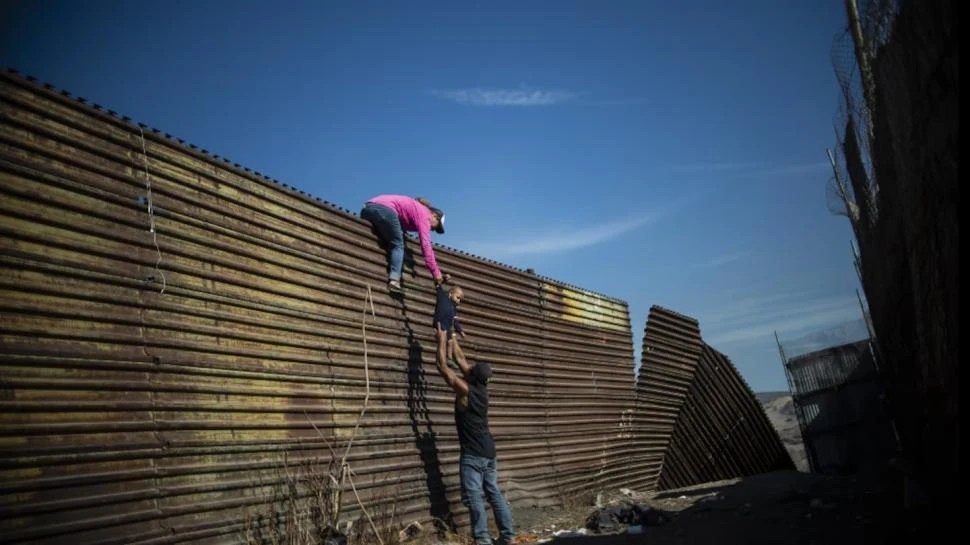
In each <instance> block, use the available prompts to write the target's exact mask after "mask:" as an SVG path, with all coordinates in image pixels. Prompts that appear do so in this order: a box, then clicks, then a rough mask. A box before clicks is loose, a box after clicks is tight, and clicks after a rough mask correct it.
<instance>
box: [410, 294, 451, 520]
mask: <svg viewBox="0 0 970 545" xmlns="http://www.w3.org/2000/svg"><path fill="white" fill-rule="evenodd" d="M401 310H402V312H403V314H404V326H405V328H406V329H407V335H408V368H407V372H408V418H409V419H410V421H411V432H412V433H413V434H414V446H415V447H416V448H417V449H418V453H419V454H420V455H421V462H422V464H423V466H424V473H425V480H426V484H427V488H428V494H429V498H430V502H431V512H430V514H431V517H432V518H433V519H434V520H435V523H436V524H438V525H439V526H440V527H439V528H438V529H439V530H448V531H455V530H456V529H457V524H456V522H455V519H454V514H453V513H452V512H451V508H450V506H449V504H448V497H447V495H446V494H445V484H444V476H443V475H442V473H441V462H440V460H439V458H438V443H437V438H436V436H435V432H434V427H433V426H432V425H431V415H430V412H429V410H428V397H427V393H428V381H427V376H426V373H425V371H424V364H423V363H422V356H423V354H424V348H423V347H422V346H421V343H419V342H418V341H417V339H415V338H414V330H413V329H412V326H411V322H410V319H409V318H408V313H407V304H406V303H405V302H404V301H402V302H401Z"/></svg>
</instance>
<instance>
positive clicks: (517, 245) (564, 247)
mask: <svg viewBox="0 0 970 545" xmlns="http://www.w3.org/2000/svg"><path fill="white" fill-rule="evenodd" d="M658 218H659V216H658V215H656V214H654V215H645V216H640V217H637V218H628V219H624V220H619V221H611V222H607V223H602V224H599V225H590V226H586V227H582V228H578V229H573V230H569V231H559V232H555V233H545V234H541V235H534V236H530V237H528V238H520V239H518V240H509V241H504V242H501V243H494V242H484V243H478V244H471V245H470V246H471V247H472V248H473V249H474V250H473V251H474V252H476V253H479V254H482V255H488V256H490V257H492V256H494V257H506V256H515V255H529V254H549V253H558V252H567V251H570V250H576V249H579V248H584V247H586V246H592V245H594V244H600V243H603V242H606V241H608V240H610V239H613V238H616V237H618V236H620V235H623V234H624V233H627V232H629V231H633V230H634V229H637V228H638V227H641V226H643V225H646V224H648V223H651V222H654V221H656V220H657V219H658Z"/></svg>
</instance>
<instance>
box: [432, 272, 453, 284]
mask: <svg viewBox="0 0 970 545" xmlns="http://www.w3.org/2000/svg"><path fill="white" fill-rule="evenodd" d="M450 281H451V275H450V274H443V275H441V276H439V277H438V278H435V279H434V283H435V285H436V286H440V285H442V284H444V283H445V282H450Z"/></svg>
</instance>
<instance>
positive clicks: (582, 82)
mask: <svg viewBox="0 0 970 545" xmlns="http://www.w3.org/2000/svg"><path fill="white" fill-rule="evenodd" d="M842 6H843V3H842V2H839V1H835V0H831V1H829V2H819V1H817V0H804V1H789V2H779V1H754V2H740V1H739V2H717V1H697V2H680V3H677V2H647V1H638V2H510V3H499V2H448V3H446V2H440V3H431V2H366V1H361V2H336V1H327V2H273V3H270V2H263V3H257V2H250V1H234V2H229V1H207V2H203V1H195V2H187V1H171V2H149V1H144V2H142V1H139V2H120V1H113V0H112V1H109V0H101V1H98V2H83V3H82V2H76V3H75V2H67V1H64V2H49V1H42V0H38V1H31V2H26V1H13V2H10V1H8V2H5V3H3V4H2V5H0V25H2V26H0V63H2V64H3V65H5V66H8V67H12V68H16V69H18V70H20V71H21V72H25V73H29V74H31V75H34V76H36V77H38V78H39V79H41V80H42V81H48V82H50V83H53V84H54V85H56V86H57V87H59V88H62V89H66V90H68V91H70V92H72V93H73V94H75V95H80V96H83V97H85V98H88V99H89V100H91V101H93V102H97V103H99V104H103V105H104V106H106V107H108V108H111V109H114V110H116V111H118V112H121V113H123V114H124V115H128V116H130V117H131V118H133V119H135V120H137V121H141V122H144V123H146V124H148V125H150V126H153V127H157V128H159V129H161V130H163V131H165V132H168V133H171V134H174V135H178V136H179V137H181V138H183V139H185V140H187V141H189V142H192V143H194V144H196V145H198V146H201V147H204V148H206V149H209V150H211V151H212V152H213V153H217V154H219V155H221V156H225V157H229V158H231V159H232V160H233V161H236V162H238V163H241V164H243V165H245V166H248V167H250V168H252V169H255V170H258V171H260V172H262V173H264V174H267V175H269V176H272V177H273V178H276V179H278V180H280V181H282V182H284V183H287V184H289V185H293V186H296V187H298V188H300V189H302V190H304V191H307V192H308V193H311V194H313V195H316V196H319V197H321V198H323V199H326V200H329V201H331V202H334V203H336V204H339V205H341V206H344V207H347V208H350V209H352V210H357V209H359V207H360V206H361V205H362V203H363V202H364V201H365V200H366V199H367V198H369V197H371V196H373V195H376V194H379V193H387V192H393V193H403V194H410V195H421V196H425V197H427V198H429V199H430V200H431V201H432V202H433V203H434V204H435V205H436V206H438V207H440V208H442V209H444V210H445V212H446V214H447V218H448V222H447V226H448V232H447V234H446V235H444V236H441V237H438V238H437V240H438V241H439V242H441V243H443V244H447V245H449V246H453V247H457V248H459V249H462V250H466V251H470V252H474V253H477V254H480V255H484V256H487V257H490V258H493V259H497V260H501V261H503V262H506V263H509V264H511V265H515V266H518V267H531V268H534V269H535V270H536V271H537V272H538V273H539V274H542V275H545V276H550V277H553V278H556V279H559V280H562V281H565V282H568V283H571V284H576V285H579V286H581V287H584V288H588V289H591V290H595V291H599V292H603V293H606V294H609V295H612V296H615V297H618V298H621V299H623V300H625V301H627V302H629V304H630V312H631V318H632V320H633V332H634V338H635V340H634V343H635V345H636V349H637V355H638V357H639V353H640V344H641V342H642V331H643V326H644V322H645V319H646V315H647V312H648V310H649V308H650V305H653V304H659V305H662V306H665V307H668V308H671V309H673V310H676V311H678V312H682V313H684V314H688V315H690V316H693V317H695V318H697V319H698V320H699V321H700V324H701V331H702V334H703V335H704V338H705V340H706V341H707V342H708V343H709V344H711V345H712V346H714V347H715V348H717V349H719V350H721V351H722V352H724V353H726V354H727V355H728V356H729V357H731V359H732V361H733V362H734V363H735V365H737V367H738V368H739V369H740V371H741V373H742V374H743V375H744V377H745V378H746V379H747V381H748V382H749V384H750V385H751V386H752V388H754V389H755V390H757V391H763V390H784V389H787V384H786V382H785V378H784V373H783V371H782V367H781V364H780V360H779V357H778V352H777V349H776V347H775V344H774V339H773V337H772V331H774V330H778V331H779V334H780V335H781V336H782V337H783V338H793V337H797V336H800V335H804V334H806V333H811V332H813V331H816V330H819V329H824V328H827V327H831V326H833V325H836V324H838V323H841V322H845V321H847V320H853V319H857V318H858V317H859V315H860V311H859V305H858V302H857V300H856V295H855V289H856V287H857V286H858V281H857V278H856V275H855V272H854V270H853V267H852V262H851V253H850V247H849V241H850V240H851V238H852V233H851V230H850V228H849V225H848V221H847V220H846V219H845V218H843V217H837V216H833V215H831V214H830V213H829V212H828V210H827V208H826V199H825V186H826V182H827V180H828V179H829V177H830V175H831V170H830V169H829V167H828V166H827V159H826V155H825V148H827V147H831V146H832V144H833V142H834V132H833V128H832V119H833V115H834V113H835V111H836V107H837V100H838V86H837V84H836V80H835V77H834V75H833V72H832V68H831V64H830V48H831V43H832V38H833V36H834V35H835V34H836V33H837V32H839V31H840V30H841V29H842V28H844V25H845V15H844V12H843V7H842Z"/></svg>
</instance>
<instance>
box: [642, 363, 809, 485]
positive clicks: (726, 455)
mask: <svg viewBox="0 0 970 545" xmlns="http://www.w3.org/2000/svg"><path fill="white" fill-rule="evenodd" d="M783 469H794V464H793V463H792V460H791V457H790V456H789V455H788V452H787V451H786V450H785V447H784V445H782V443H781V439H780V438H779V437H778V433H777V431H775V429H774V427H773V426H772V425H771V422H770V421H769V420H768V417H767V416H766V415H765V413H764V410H763V409H762V407H761V404H760V403H758V400H757V398H755V395H754V392H752V391H751V388H750V387H749V386H748V385H747V383H746V382H745V381H744V379H743V378H742V377H741V375H740V373H738V370H737V369H736V368H735V367H734V365H733V364H731V362H730V360H728V358H727V357H726V356H725V355H724V354H721V353H720V352H718V351H717V350H715V349H713V348H711V347H710V346H708V345H707V344H704V351H703V352H702V353H701V356H700V361H699V363H698V365H697V370H696V372H695V373H694V379H693V381H692V382H691V385H690V390H689V392H688V394H687V399H686V401H685V402H684V406H683V408H682V409H681V412H680V416H679V417H678V419H677V424H676V427H675V428H674V432H673V436H672V437H671V439H670V447H669V448H668V450H667V456H666V458H665V461H664V465H663V472H662V473H661V475H660V489H662V490H667V489H673V488H681V487H685V486H691V485H695V484H701V483H705V482H710V481H719V480H723V479H731V478H735V477H743V476H747V475H755V474H759V473H766V472H769V471H775V470H783Z"/></svg>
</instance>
